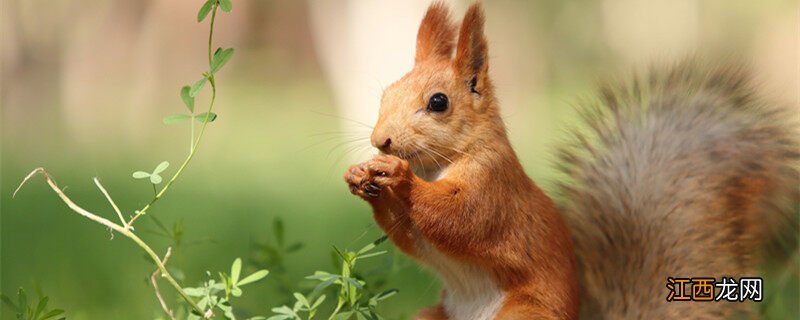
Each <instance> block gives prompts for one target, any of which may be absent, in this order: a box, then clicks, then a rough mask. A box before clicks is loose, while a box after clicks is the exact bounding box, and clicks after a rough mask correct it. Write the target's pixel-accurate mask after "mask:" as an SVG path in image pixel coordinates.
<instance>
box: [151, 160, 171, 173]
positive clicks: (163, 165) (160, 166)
mask: <svg viewBox="0 0 800 320" xmlns="http://www.w3.org/2000/svg"><path fill="white" fill-rule="evenodd" d="M167 168H169V162H167V161H162V162H161V163H159V164H158V166H156V169H155V170H153V174H159V173H162V172H164V170H167Z"/></svg>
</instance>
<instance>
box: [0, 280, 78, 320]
mask: <svg viewBox="0 0 800 320" xmlns="http://www.w3.org/2000/svg"><path fill="white" fill-rule="evenodd" d="M40 296H41V294H40ZM0 299H2V300H3V303H5V304H6V305H7V306H8V307H9V308H11V310H13V311H14V312H15V314H16V317H17V319H18V320H47V319H53V318H56V317H58V316H61V315H62V314H64V310H61V309H53V310H48V309H47V302H48V301H49V300H50V298H48V297H47V296H43V297H40V298H39V301H38V302H37V303H35V304H34V301H28V295H27V294H25V290H23V289H22V288H19V290H18V291H17V303H14V302H13V301H12V300H11V298H9V297H8V296H7V295H5V294H3V293H0ZM57 319H58V320H64V319H66V317H63V316H62V317H60V318H57Z"/></svg>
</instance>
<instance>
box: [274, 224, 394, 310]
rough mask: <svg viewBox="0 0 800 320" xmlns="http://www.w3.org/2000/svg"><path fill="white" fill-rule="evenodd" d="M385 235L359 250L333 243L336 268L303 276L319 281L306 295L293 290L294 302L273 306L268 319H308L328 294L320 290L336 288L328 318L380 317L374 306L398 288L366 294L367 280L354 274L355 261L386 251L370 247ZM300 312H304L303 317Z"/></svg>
mask: <svg viewBox="0 0 800 320" xmlns="http://www.w3.org/2000/svg"><path fill="white" fill-rule="evenodd" d="M386 239H387V237H386V236H383V237H381V238H379V239H378V240H375V241H373V242H372V243H370V244H368V245H366V246H364V247H363V248H361V249H359V250H358V251H344V252H343V251H341V250H339V249H338V248H336V247H334V251H335V253H336V255H337V257H338V258H337V260H338V259H341V268H340V270H339V272H338V273H330V272H325V271H317V272H315V273H314V274H313V275H310V276H308V277H306V279H310V280H315V281H318V282H319V284H317V285H316V286H315V287H314V289H313V290H312V291H311V292H310V293H309V294H308V295H304V294H302V293H299V292H295V293H294V294H293V295H294V298H295V300H296V301H295V303H294V305H293V306H292V307H289V306H288V305H283V306H280V307H277V308H273V309H272V312H274V313H275V315H273V316H271V317H270V318H268V320H306V319H307V320H311V319H313V318H314V316H316V315H317V314H318V313H319V312H320V310H319V308H320V307H321V306H323V303H324V302H325V300H326V298H327V295H325V294H324V293H323V292H325V291H326V290H330V289H334V291H335V292H336V303H335V307H334V309H333V311H332V312H331V314H330V316H329V317H328V319H329V320H332V319H336V320H346V319H358V320H366V319H370V320H376V319H383V317H381V316H380V315H379V314H378V312H377V310H376V307H377V306H378V304H379V303H380V302H381V301H383V300H385V299H388V298H389V297H391V296H393V295H395V294H396V293H397V292H398V291H397V289H390V290H386V291H383V292H381V293H378V294H374V295H370V294H365V290H364V289H365V287H366V285H367V282H366V281H364V280H363V279H359V277H357V276H356V275H355V274H356V272H355V270H356V269H355V267H356V262H358V261H360V260H363V259H367V258H371V257H376V256H379V255H382V254H385V253H386V251H375V252H373V250H374V249H375V248H376V247H377V246H378V245H379V244H381V243H382V242H384V241H386ZM337 288H338V289H337ZM302 315H305V318H304V317H303V316H302Z"/></svg>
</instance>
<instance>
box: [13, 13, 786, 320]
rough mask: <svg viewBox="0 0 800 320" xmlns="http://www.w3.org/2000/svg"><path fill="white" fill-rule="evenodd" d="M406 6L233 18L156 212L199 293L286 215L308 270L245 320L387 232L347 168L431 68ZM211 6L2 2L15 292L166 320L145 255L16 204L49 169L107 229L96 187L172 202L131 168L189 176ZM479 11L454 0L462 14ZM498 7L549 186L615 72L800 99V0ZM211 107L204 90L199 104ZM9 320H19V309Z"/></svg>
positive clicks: (379, 275) (509, 84)
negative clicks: (390, 103)
mask: <svg viewBox="0 0 800 320" xmlns="http://www.w3.org/2000/svg"><path fill="white" fill-rule="evenodd" d="M396 2H397V1H355V0H353V1H322V0H320V1H313V0H309V1H265V0H248V1H245V0H237V1H234V2H233V3H234V11H233V13H232V14H230V15H222V16H221V17H219V19H218V24H219V30H218V33H217V35H216V40H215V44H216V45H218V46H225V47H234V48H236V54H235V55H234V57H233V59H232V60H231V62H230V63H229V64H228V66H227V67H226V68H225V70H224V71H222V72H221V73H219V74H218V76H217V82H218V104H217V107H216V111H217V113H218V114H219V118H218V119H217V121H216V122H215V123H213V124H211V125H210V127H209V129H208V131H207V132H206V137H205V138H204V140H203V142H202V144H201V146H200V150H199V152H198V155H197V157H196V158H195V160H194V162H193V163H192V164H191V165H190V167H189V168H188V170H187V171H186V173H185V174H184V176H183V177H182V178H181V180H179V181H178V182H177V183H176V184H175V185H174V187H173V189H171V191H170V193H169V194H168V195H167V196H166V198H164V199H163V200H161V201H159V202H158V203H157V204H156V205H155V207H154V208H153V209H152V210H151V211H150V214H151V215H152V216H156V217H157V218H158V219H159V220H160V221H162V222H163V223H164V224H165V225H167V226H168V227H170V228H171V227H172V226H174V225H175V224H178V225H180V226H181V228H182V235H183V236H182V241H181V243H180V245H179V246H177V247H176V248H175V250H176V251H175V254H174V256H173V258H172V261H171V262H170V266H172V267H174V268H176V269H179V270H180V274H181V275H182V283H184V284H185V285H187V286H188V285H196V284H198V283H199V282H200V281H202V280H203V279H204V277H205V271H206V270H210V271H212V272H216V271H223V270H227V269H228V268H229V266H230V263H231V261H233V259H235V258H236V257H243V258H244V259H245V269H246V271H245V272H246V273H247V272H252V271H254V270H256V269H257V268H260V267H264V263H265V262H264V260H263V252H261V251H259V246H258V245H257V244H259V243H267V242H270V241H272V242H274V239H273V237H272V236H273V235H272V233H273V232H272V223H273V220H274V219H276V218H280V219H282V220H283V221H284V223H285V226H286V239H287V241H288V242H289V243H293V242H297V241H300V242H302V243H303V244H304V247H303V248H302V250H300V251H297V252H295V253H292V254H289V255H288V256H287V257H286V260H285V266H286V270H285V273H282V274H273V275H270V276H269V277H267V280H266V281H264V282H261V283H259V284H256V285H252V286H251V287H249V288H246V289H245V292H246V294H245V298H243V299H240V300H236V301H235V302H234V305H235V306H237V307H238V308H239V310H240V311H242V312H243V313H244V314H268V313H269V309H270V308H272V307H274V306H278V305H281V304H284V303H287V302H289V301H288V300H287V299H289V298H290V296H288V295H286V293H284V292H281V289H280V287H281V281H287V282H288V283H290V284H291V285H293V286H294V290H300V289H304V288H305V287H302V286H297V285H296V284H297V283H298V282H301V280H302V277H303V276H305V275H307V274H311V273H313V272H314V271H315V270H331V269H332V267H331V263H330V251H331V249H332V247H333V246H334V245H335V246H338V247H346V248H351V249H356V248H359V247H361V246H363V245H365V244H366V243H368V242H370V241H372V240H374V239H376V238H378V237H379V236H380V235H381V233H380V231H379V230H378V229H377V228H376V227H375V226H374V224H373V222H372V220H371V214H370V211H369V208H368V206H367V205H366V204H365V203H362V202H361V201H359V200H358V199H356V198H354V197H352V196H351V195H350V194H349V192H348V191H347V189H346V187H345V185H344V183H343V182H342V181H341V174H342V173H343V172H344V170H345V169H346V168H347V166H348V165H350V164H352V163H355V162H357V161H360V160H364V159H367V158H368V157H369V155H370V154H371V152H373V151H371V150H370V149H369V148H368V145H367V140H356V139H357V138H364V137H367V136H368V134H369V129H367V128H365V127H363V126H360V125H354V122H355V121H358V122H368V123H370V124H371V121H372V120H373V119H374V118H375V116H376V115H377V107H378V105H377V102H378V99H379V97H380V93H381V88H382V87H385V86H387V85H388V84H389V83H391V81H392V79H397V78H399V77H400V76H402V72H403V71H404V70H408V68H410V65H411V63H412V58H413V46H414V43H415V42H414V34H415V32H416V25H417V23H418V22H419V20H420V19H421V17H422V15H423V13H424V10H425V8H426V6H427V4H428V2H427V1H408V2H407V3H401V4H398V3H396ZM200 5H202V1H199V0H197V1H194V0H192V1H188V0H185V1H172V0H170V1H166V0H149V1H133V0H129V1H122V0H120V1H81V2H77V3H76V2H74V1H53V0H31V1H2V13H0V19H2V20H0V28H1V29H2V39H0V42H2V78H1V81H2V87H1V88H2V100H0V107H2V112H0V117H1V121H0V124H1V125H2V129H1V130H2V138H1V139H2V140H1V141H2V150H1V151H2V154H0V160H1V161H2V162H1V163H0V164H1V165H2V167H0V169H2V174H1V175H0V210H2V214H0V233H1V234H0V241H1V242H0V250H1V251H0V253H1V254H2V255H1V256H0V291H2V292H4V293H6V294H12V293H14V292H15V291H16V288H17V287H20V286H23V287H25V288H26V289H27V291H28V292H29V293H31V294H33V292H34V291H35V290H36V288H40V289H41V290H42V291H43V292H44V293H45V294H46V295H49V296H50V304H51V306H53V307H59V308H63V309H66V310H67V315H68V318H69V319H152V318H155V317H158V316H160V315H161V312H160V308H159V306H158V303H157V301H156V299H155V297H154V296H153V292H152V288H151V287H150V286H149V281H148V277H149V275H150V273H151V272H152V271H153V265H152V263H150V262H149V261H148V260H147V259H145V257H144V254H143V253H142V252H141V251H140V249H139V248H138V247H136V246H135V245H134V244H133V243H132V242H130V241H129V240H128V239H125V238H124V237H121V236H119V235H117V236H115V237H113V239H112V237H111V234H110V232H109V230H107V229H105V228H103V227H101V226H99V225H97V224H95V223H92V222H89V221H88V220H86V219H84V218H82V217H80V216H78V215H76V214H75V213H74V212H72V211H70V210H69V209H68V208H67V207H66V206H65V205H64V204H63V203H62V202H61V201H60V200H59V198H58V197H57V196H56V195H55V194H54V193H53V192H52V191H51V190H50V189H49V188H48V187H47V186H46V185H45V184H44V183H43V181H42V180H41V179H40V178H35V179H34V180H32V181H31V183H29V185H27V186H26V187H25V188H24V189H23V190H22V191H21V192H20V194H19V195H18V196H17V197H16V198H15V199H13V200H12V199H11V193H12V192H13V190H14V188H16V186H17V185H18V184H19V182H20V181H21V179H22V178H23V177H24V176H25V175H26V174H27V173H28V172H30V171H31V170H32V169H33V168H36V167H45V168H47V170H48V171H49V172H50V173H51V174H52V175H53V177H54V178H55V180H56V181H57V182H58V183H59V185H60V186H62V187H66V193H67V194H68V195H69V196H70V197H71V198H72V199H73V200H75V202H77V203H79V204H80V205H81V206H83V207H84V208H86V209H89V210H91V211H93V212H96V213H100V214H102V215H103V216H105V217H107V218H115V216H114V214H113V211H112V210H111V208H110V207H109V205H108V203H107V202H106V200H105V199H104V198H103V196H102V194H101V193H100V192H99V191H98V190H97V188H96V187H95V186H94V183H93V182H92V177H99V178H100V180H101V181H102V182H103V184H104V185H105V187H106V188H107V189H108V191H109V192H110V193H111V195H112V196H113V197H114V198H115V200H116V202H117V204H118V205H119V206H120V207H121V208H122V210H123V211H124V212H126V213H127V214H130V213H131V212H132V211H133V210H134V209H136V208H140V207H142V206H143V205H144V204H146V203H147V202H148V201H149V200H150V198H151V196H152V189H151V187H150V186H149V183H147V182H145V181H142V180H134V179H132V178H131V173H132V172H133V171H136V170H145V171H147V170H151V169H152V168H153V167H155V165H156V164H158V163H159V162H160V161H162V160H168V161H170V162H171V163H172V166H171V167H170V168H169V169H168V170H167V172H166V175H167V176H169V175H171V174H172V173H173V172H174V170H176V168H177V167H178V165H179V164H180V162H181V161H182V159H183V157H184V156H185V155H186V153H187V152H188V138H189V137H188V135H189V132H188V131H189V129H188V128H187V126H186V125H173V126H167V125H163V124H162V123H161V118H162V117H163V116H166V115H169V114H173V113H179V112H182V111H183V106H182V104H181V102H180V99H179V96H178V91H179V88H180V87H181V86H183V85H185V84H188V83H190V82H192V81H194V80H196V79H197V78H199V74H200V71H202V70H204V68H205V59H206V57H205V49H204V46H205V40H206V38H205V37H206V36H207V33H206V32H207V25H206V24H197V23H196V22H195V16H196V12H197V9H198V8H199V6H200ZM467 5H469V2H464V1H456V2H453V3H452V7H453V8H454V17H460V15H461V14H463V12H464V9H465V8H466V6H467ZM484 6H485V8H486V11H487V18H488V21H487V27H486V28H487V33H488V36H489V42H490V57H491V66H492V67H491V70H492V71H491V72H492V75H493V77H494V78H495V79H496V85H497V86H498V93H499V96H500V99H501V101H502V104H501V106H502V108H503V112H504V114H505V116H506V119H507V122H508V127H509V131H510V134H511V138H512V142H513V144H514V145H515V147H516V150H517V151H518V152H519V153H520V156H521V159H522V162H523V164H524V165H525V167H526V169H527V170H528V173H529V174H530V175H531V176H532V177H533V178H534V180H536V181H537V182H538V183H539V184H541V185H543V186H544V187H545V189H546V190H551V189H550V188H551V186H552V181H553V179H556V178H557V177H556V176H555V175H554V171H553V170H552V169H551V168H552V167H553V166H552V164H551V161H552V160H553V157H552V156H551V154H550V153H549V151H550V150H552V149H553V147H554V146H555V145H557V144H558V143H559V142H560V141H562V140H560V139H561V138H562V137H563V136H564V132H565V131H566V130H565V129H566V128H568V127H569V126H570V125H571V124H573V123H574V117H573V112H572V107H573V106H574V105H575V104H576V103H577V102H579V101H580V98H581V97H586V96H587V95H590V94H591V92H592V91H591V88H592V85H593V84H594V83H595V81H596V80H598V79H601V78H603V77H606V76H610V75H614V74H616V75H621V74H625V73H626V72H629V71H631V70H633V69H634V68H636V67H637V66H645V65H648V64H650V63H653V62H655V63H658V62H659V61H662V62H663V61H671V60H672V59H675V58H676V57H681V56H685V55H691V54H697V55H702V56H708V57H716V56H720V57H729V56H735V57H739V58H744V59H745V60H748V61H751V62H752V64H753V66H754V67H755V68H756V70H757V73H758V75H759V77H760V78H759V82H760V83H761V84H762V86H763V88H764V91H765V92H766V93H767V94H768V95H769V96H770V97H771V98H773V99H774V100H775V101H777V102H779V103H786V104H790V105H793V106H795V107H796V106H797V101H796V99H797V88H798V78H797V77H798V74H797V72H798V69H797V64H798V49H797V48H798V16H799V15H798V8H800V7H798V3H797V2H796V1H788V0H787V1H780V0H779V1H723V0H716V1H689V0H677V1H665V0H660V1H648V2H642V1H633V0H624V1H611V0H606V1H525V2H523V1H486V2H485V3H484ZM387 30H390V31H387ZM385 32H398V33H397V34H386V33H385ZM395 48H399V49H398V50H395ZM207 98H208V97H207V96H205V95H201V97H200V98H199V100H198V109H201V108H203V107H201V106H204V105H205V103H207ZM343 118H344V119H350V120H342V119H343ZM351 120H352V121H351ZM156 230H158V227H157V226H156V224H155V223H154V222H153V221H152V219H151V218H150V217H144V218H143V219H142V220H141V222H140V224H139V225H138V226H137V231H138V232H139V234H140V235H141V236H142V237H143V238H144V239H145V240H147V241H148V242H150V243H151V244H152V245H153V247H154V248H156V249H157V250H158V251H159V253H160V254H163V252H164V251H165V250H166V247H167V246H175V243H173V242H172V241H171V240H170V239H167V238H164V237H161V236H159V235H157V234H156ZM382 246H383V247H384V248H388V249H391V244H389V243H386V244H383V245H382ZM774 265H775V268H774V269H775V270H777V271H775V272H774V274H776V276H775V277H774V278H773V277H772V274H767V275H765V276H766V277H767V281H768V286H767V287H766V294H767V299H770V298H772V297H775V298H774V299H773V301H772V302H770V304H769V306H768V308H767V309H768V311H766V312H767V313H766V315H767V316H768V317H770V318H775V319H778V318H783V317H787V318H788V317H795V316H797V315H798V314H800V312H798V305H797V301H798V299H800V295H798V292H797V290H798V284H797V273H798V271H797V265H796V264H791V265H790V266H789V267H788V269H787V267H785V266H783V265H782V262H775V263H774ZM364 268H365V271H366V272H367V274H369V275H370V277H374V278H376V279H385V281H386V284H385V287H387V288H399V289H400V294H399V295H397V296H395V297H393V298H392V299H391V300H388V301H387V302H386V303H385V305H384V306H383V307H381V308H382V310H383V312H384V314H385V315H386V316H387V317H389V318H390V319H402V318H407V317H409V316H410V315H412V314H413V313H414V310H418V309H419V308H421V307H423V306H426V305H430V304H432V303H434V302H435V301H436V300H437V299H438V295H439V284H438V283H437V281H436V280H435V277H434V276H432V275H431V274H430V273H429V272H428V271H426V270H424V269H422V268H421V267H419V266H418V265H417V264H415V263H414V262H412V261H409V260H408V259H406V258H404V257H402V256H401V255H400V254H399V253H397V252H395V250H394V249H391V253H390V254H389V255H386V256H383V257H381V258H376V259H375V260H373V261H370V262H367V263H365V264H364ZM382 271H383V272H382ZM386 271H388V272H386ZM775 279H778V280H775ZM787 279H788V280H787ZM368 280H369V279H368ZM772 284H774V285H772ZM770 285H772V286H770ZM166 287H167V286H166V285H162V288H164V289H163V290H162V291H164V292H165V293H166V294H167V301H170V302H174V301H175V300H174V299H175V296H174V294H173V293H172V292H171V290H170V289H168V288H166ZM773 288H775V290H776V291H778V288H780V294H778V293H777V292H775V291H771V290H772V289H773ZM0 318H2V319H12V318H13V315H12V314H11V312H9V310H8V309H7V308H5V307H3V309H0Z"/></svg>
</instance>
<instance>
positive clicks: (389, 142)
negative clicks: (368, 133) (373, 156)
mask: <svg viewBox="0 0 800 320" xmlns="http://www.w3.org/2000/svg"><path fill="white" fill-rule="evenodd" d="M372 145H374V146H375V147H376V148H378V149H380V150H381V151H382V152H383V153H389V146H391V145H392V138H386V139H385V140H383V142H381V140H380V139H378V140H373V141H372Z"/></svg>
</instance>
